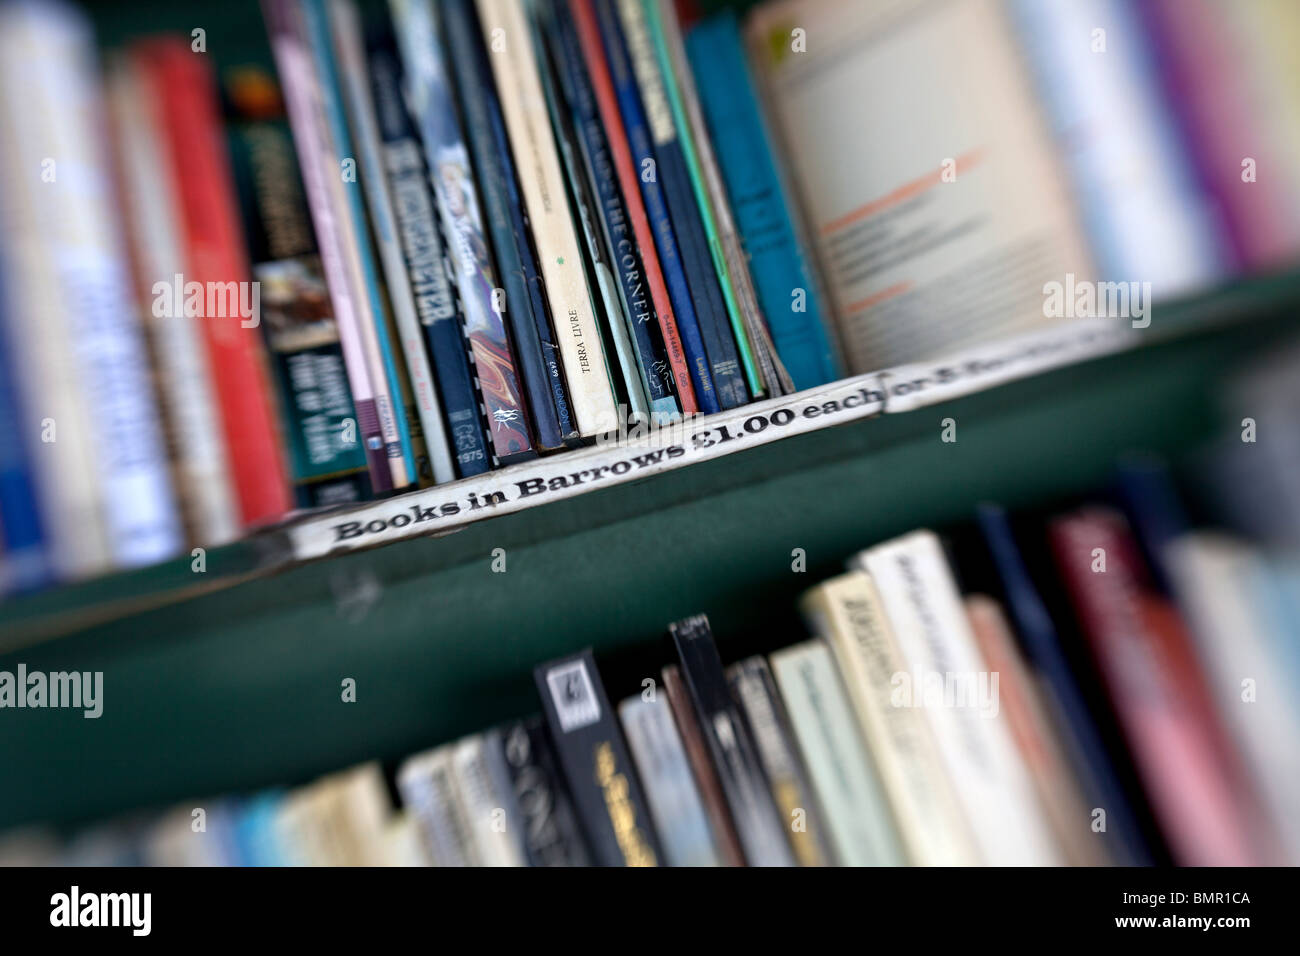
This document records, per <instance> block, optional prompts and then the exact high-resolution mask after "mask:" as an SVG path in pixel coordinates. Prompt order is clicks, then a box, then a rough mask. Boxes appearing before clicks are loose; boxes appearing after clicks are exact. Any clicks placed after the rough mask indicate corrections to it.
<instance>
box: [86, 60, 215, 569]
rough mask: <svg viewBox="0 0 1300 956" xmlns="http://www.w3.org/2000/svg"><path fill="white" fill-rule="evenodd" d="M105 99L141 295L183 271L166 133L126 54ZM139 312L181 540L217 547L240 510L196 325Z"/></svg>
mask: <svg viewBox="0 0 1300 956" xmlns="http://www.w3.org/2000/svg"><path fill="white" fill-rule="evenodd" d="M107 96H108V106H109V113H110V116H111V121H112V128H113V137H112V139H113V142H114V144H115V146H116V150H117V162H116V164H115V165H116V169H117V174H118V181H119V188H118V192H119V195H120V197H121V200H122V206H123V211H124V216H125V218H126V220H127V223H128V229H129V232H130V247H131V250H132V259H133V263H134V267H135V276H136V289H137V293H138V294H144V293H145V292H146V291H148V290H152V289H153V285H154V282H156V281H162V282H164V283H166V284H168V285H170V284H171V283H172V280H173V278H174V276H175V275H176V274H177V273H180V272H182V271H183V269H184V265H183V264H184V260H185V253H184V249H183V246H182V242H181V237H180V234H179V223H178V222H177V212H178V210H177V206H176V199H175V197H174V196H173V195H172V192H171V189H170V183H169V181H168V178H167V171H166V167H165V163H164V160H163V155H162V145H163V135H164V131H163V130H162V129H161V128H160V127H159V125H158V121H157V119H158V118H157V115H156V112H155V110H154V106H155V103H156V97H154V96H153V91H151V90H150V89H149V87H148V84H147V78H146V76H145V74H144V73H143V71H142V70H141V69H140V67H139V65H138V64H136V63H135V62H133V60H132V58H131V57H130V56H129V55H125V56H122V57H119V58H117V59H116V60H115V61H114V62H113V64H112V66H111V67H110V69H109V72H108V80H107ZM143 317H144V328H145V331H146V333H147V335H148V338H149V341H150V344H151V352H152V356H153V365H154V371H155V376H156V379H157V382H158V388H159V392H160V396H159V397H160V398H161V402H160V409H161V412H162V420H163V426H164V429H165V430H166V433H167V439H168V447H169V448H170V451H171V458H172V470H173V475H174V478H175V484H176V490H177V493H178V497H179V499H180V506H181V515H182V521H183V523H184V525H185V527H186V530H187V538H188V539H189V540H190V541H192V542H193V543H195V544H201V545H218V544H224V543H226V542H227V541H231V540H233V539H234V538H235V537H236V536H237V535H238V533H239V512H238V508H237V506H236V502H235V493H234V489H233V487H232V486H231V482H230V472H229V467H228V462H227V456H226V448H225V444H224V442H223V437H222V434H221V414H220V410H219V409H218V407H217V402H216V396H215V394H214V392H213V388H212V378H211V375H210V373H209V370H208V366H207V360H206V356H205V354H204V353H205V349H204V344H203V338H202V333H201V331H200V329H199V327H198V323H196V322H190V321H186V320H185V319H183V318H182V317H180V316H172V315H162V316H156V315H154V310H153V309H148V310H144V311H143Z"/></svg>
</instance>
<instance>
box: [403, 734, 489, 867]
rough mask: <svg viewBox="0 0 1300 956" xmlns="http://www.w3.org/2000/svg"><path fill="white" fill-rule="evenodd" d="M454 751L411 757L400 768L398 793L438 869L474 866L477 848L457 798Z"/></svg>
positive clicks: (449, 748)
mask: <svg viewBox="0 0 1300 956" xmlns="http://www.w3.org/2000/svg"><path fill="white" fill-rule="evenodd" d="M454 749H455V747H454V745H452V744H446V745H444V746H442V747H438V748H437V749H436V750H430V751H427V752H425V753H420V754H416V755H415V756H414V757H408V758H407V759H406V761H405V762H404V763H403V764H402V766H401V767H399V768H398V771H397V789H398V791H399V792H400V793H401V794H402V803H403V804H405V805H406V807H407V808H408V809H409V810H410V812H411V814H412V815H414V817H415V819H416V821H417V823H418V824H419V827H420V833H421V835H422V836H423V837H424V845H425V847H426V848H427V849H428V851H429V857H430V858H431V859H432V860H433V864H434V865H435V866H475V865H477V864H478V863H479V857H478V845H477V843H476V842H475V841H474V840H473V838H472V837H471V836H470V832H469V824H468V821H467V820H466V819H465V815H464V811H463V809H462V807H461V802H460V799H459V797H458V796H457V794H456V773H455V767H454V766H453V763H454Z"/></svg>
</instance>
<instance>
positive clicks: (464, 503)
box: [284, 319, 1138, 561]
mask: <svg viewBox="0 0 1300 956" xmlns="http://www.w3.org/2000/svg"><path fill="white" fill-rule="evenodd" d="M1137 339H1138V334H1137V333H1136V332H1135V331H1134V330H1133V329H1132V327H1131V326H1130V325H1129V324H1128V323H1127V322H1119V321H1117V320H1114V319H1080V320H1075V321H1071V322H1069V323H1063V324H1062V325H1060V326H1054V327H1053V328H1051V329H1047V330H1041V331H1037V332H1033V333H1029V334H1026V335H1021V336H1016V337H1014V338H1009V339H1004V340H1002V341H1000V342H996V343H993V344H990V345H984V346H979V347H977V348H972V349H967V350H966V351H964V352H962V353H960V354H959V355H956V356H954V357H952V358H950V359H945V360H938V361H935V362H923V363H913V364H909V365H899V366H895V367H893V368H889V369H885V370H883V371H880V372H871V373H868V374H866V375H858V376H855V377H854V378H847V379H842V380H840V381H838V382H832V383H831V384H829V385H823V386H820V387H818V388H812V389H808V390H807V391H803V392H798V393H796V394H794V395H786V396H784V397H782V398H776V399H769V400H767V401H762V402H755V403H753V404H751V405H745V406H743V407H741V408H737V409H733V410H731V411H728V412H721V413H717V414H713V415H709V416H701V417H698V418H695V419H693V420H690V421H688V422H685V423H679V424H677V425H673V426H671V427H665V428H659V429H656V430H654V431H652V432H650V433H649V434H648V435H645V436H632V437H631V438H626V439H624V440H623V441H620V442H618V443H605V444H597V445H596V446H594V447H591V448H584V449H581V450H578V451H571V452H565V453H562V454H559V455H556V456H554V457H547V458H541V459H537V460H536V461H528V462H522V463H520V464H517V465H511V466H510V467H508V468H502V469H501V470H499V471H494V472H490V473H488V474H486V475H482V476H477V477H474V478H467V479H462V480H461V481H455V482H451V483H449V484H445V485H437V486H434V487H432V488H426V489H423V490H421V491H415V492H409V493H407V494H404V495H400V496H398V497H395V498H387V499H384V500H383V501H376V502H370V503H367V504H364V505H359V506H357V507H354V508H348V509H345V510H341V511H336V512H331V513H330V514H327V515H320V516H317V517H314V518H308V519H306V520H304V521H302V522H301V523H299V524H296V525H291V526H290V527H288V528H286V529H285V531H284V533H285V534H286V535H287V536H288V538H289V541H290V545H291V549H292V560H294V561H306V560H311V559H314V558H321V557H325V556H326V555H330V554H336V553H342V552H348V551H356V550H360V549H363V548H371V547H376V546H378V545H384V544H388V543H390V542H393V541H401V540H404V539H406V538H414V537H417V536H420V535H424V534H439V533H447V532H449V531H454V530H458V529H460V528H463V527H465V526H466V525H469V524H471V523H473V522H475V521H481V520H482V519H484V518H489V517H493V516H495V515H500V514H509V513H512V512H516V511H522V510H524V509H525V508H531V507H533V506H534V505H539V504H545V503H546V502H550V501H559V500H560V499H563V498H572V497H574V496H576V495H580V494H582V493H584V492H585V491H587V490H589V489H590V488H593V487H604V486H606V485H618V484H625V483H627V482H630V481H636V480H638V479H641V478H646V477H649V476H651V475H657V474H659V473H661V472H665V471H672V470H675V469H678V468H685V467H687V466H688V465H693V464H695V463H696V462H701V461H708V460H710V459H713V458H721V457H723V456H724V455H729V454H731V453H732V452H734V451H738V450H740V449H742V448H749V447H752V446H754V445H766V444H768V443H769V442H773V441H777V440H779V439H782V438H786V437H788V436H790V435H801V434H804V433H805V432H811V431H817V430H818V429H822V428H829V427H831V426H833V425H841V424H844V423H846V422H853V421H858V420H859V419H863V418H868V417H870V416H873V415H879V414H882V413H886V414H893V413H895V412H907V411H912V410H914V409H917V408H923V407H925V406H927V405H935V404H938V403H939V402H945V401H949V400H950V399H954V398H959V397H961V396H963V395H970V394H972V393H974V392H979V391H983V390H984V389H987V388H993V387H994V386H997V385H1001V384H1004V383H1006V382H1010V381H1013V380H1015V379H1020V378H1026V377H1028V376H1030V375H1035V374H1038V373H1039V372H1043V371H1047V370H1049V369H1053V368H1059V367H1061V366H1064V365H1070V364H1073V363H1075V362H1080V361H1083V360H1085V359H1089V358H1094V357H1097V356H1101V355H1106V354H1109V353H1112V352H1118V351H1122V350H1124V349H1127V348H1130V347H1132V346H1133V345H1135V344H1136V343H1137Z"/></svg>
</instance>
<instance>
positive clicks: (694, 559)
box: [0, 274, 1300, 829]
mask: <svg viewBox="0 0 1300 956" xmlns="http://www.w3.org/2000/svg"><path fill="white" fill-rule="evenodd" d="M1297 306H1300V276H1297V275H1295V274H1286V275H1280V276H1274V277H1270V278H1263V279H1256V280H1252V281H1250V282H1244V283H1239V284H1236V285H1233V286H1230V287H1227V288H1225V289H1221V290H1218V291H1217V292H1215V293H1213V294H1210V295H1207V296H1204V297H1200V298H1198V299H1195V300H1192V301H1189V302H1186V303H1182V304H1179V305H1176V306H1175V305H1171V306H1167V307H1165V308H1164V309H1163V310H1160V309H1157V311H1156V319H1155V322H1153V326H1152V330H1153V332H1154V333H1156V334H1153V335H1152V336H1151V337H1150V340H1149V343H1148V342H1147V341H1146V340H1143V343H1142V344H1139V347H1137V348H1134V349H1129V350H1124V351H1121V352H1118V353H1115V354H1110V355H1106V356H1103V357H1100V358H1096V359H1092V360H1089V361H1086V362H1082V363H1077V364H1071V365H1068V366H1066V367H1063V368H1059V369H1056V370H1054V371H1051V372H1048V373H1044V374H1038V375H1033V376H1030V377H1027V378H1023V379H1020V380H1017V381H1013V382H1010V383H1007V384H1004V385H1000V386H998V387H995V388H990V389H986V390H982V391H979V392H977V393H975V394H971V395H967V396H965V397H961V398H958V399H956V400H953V401H947V402H943V403H941V404H937V405H931V406H927V407H923V408H919V409H916V410H913V411H908V412H904V413H900V414H890V415H885V416H877V417H871V418H866V419H863V420H859V421H856V422H852V423H849V424H844V425H841V426H838V427H831V428H821V429H817V430H813V431H810V432H807V433H805V434H800V435H794V436H791V437H788V438H783V439H781V440H779V441H775V442H772V443H770V444H767V445H762V446H756V447H749V448H743V449H741V450H738V451H736V452H734V453H732V454H728V455H726V456H724V457H719V458H715V459H712V460H707V461H701V462H698V463H694V464H690V465H689V466H687V467H683V468H679V469H676V470H671V471H666V472H663V473H660V474H657V475H655V476H653V477H650V478H647V479H643V480H640V481H635V482H629V483H626V484H620V485H610V486H607V487H602V488H596V489H593V490H591V491H589V492H587V493H584V494H580V495H577V496H574V497H571V498H567V499H563V500H558V501H554V502H550V503H547V504H543V505H539V506H537V507H530V508H527V509H524V510H520V511H517V512H515V513H511V514H503V515H500V516H497V517H494V518H492V519H490V520H487V521H481V522H478V523H475V524H472V525H468V526H466V527H464V528H463V529H461V530H459V531H456V532H455V533H451V534H445V535H441V536H432V537H416V538H411V539H408V540H402V541H397V542H395V543H392V544H389V545H387V546H385V547H380V548H375V549H372V550H366V551H360V552H357V553H349V554H341V555H336V556H332V557H329V558H326V559H323V560H317V561H311V562H306V563H301V564H285V563H284V560H283V558H284V556H283V554H282V553H280V552H278V551H277V545H276V544H275V542H276V541H277V540H279V539H278V537H277V533H276V532H271V533H269V534H267V535H263V536H261V537H255V538H253V539H250V540H248V541H245V542H241V543H238V544H235V545H231V546H228V547H226V548H221V549H214V550H213V551H211V552H209V554H208V555H207V561H208V565H207V566H208V570H207V571H206V572H205V573H204V575H202V576H199V575H196V574H194V573H193V572H192V571H191V570H190V560H189V559H188V558H183V559H178V560H176V561H173V562H170V563H168V564H164V565H160V566H157V567H153V568H148V569H144V570H141V571H136V572H131V573H126V574H118V575H114V576H111V577H109V578H105V579H101V580H97V581H92V582H87V583H84V584H80V585H76V586H72V587H67V588H62V589H59V590H57V591H53V592H48V593H45V594H40V595H35V596H32V597H28V598H25V599H22V600H17V601H13V602H10V603H7V604H5V605H3V606H0V668H10V669H12V668H13V667H14V666H16V664H17V663H18V662H20V661H21V662H23V663H25V664H26V665H27V666H28V667H29V668H31V669H41V670H49V671H57V670H69V669H71V670H92V671H94V670H102V671H103V672H104V700H105V704H104V713H103V716H102V717H100V718H99V719H97V720H86V719H85V718H83V716H82V714H81V712H80V711H75V710H69V711H63V712H44V713H41V714H38V715H33V714H32V713H30V712H24V711H13V712H11V713H10V714H9V719H10V720H11V721H12V726H11V727H10V732H9V733H7V734H5V735H4V736H3V738H0V765H2V766H5V767H6V768H7V770H8V773H9V779H11V780H14V781H20V782H21V785H18V786H11V787H7V788H4V790H3V792H0V829H3V828H7V827H9V826H12V825H17V824H22V823H25V822H29V821H45V822H53V823H64V824H73V823H77V822H82V821H87V820H91V819H94V818H98V817H100V816H103V815H108V814H113V813H117V812H121V811H126V810H130V809H132V808H136V807H156V806H164V805H166V804H167V803H168V802H170V801H174V800H177V799H182V798H190V797H195V798H198V797H200V796H201V795H203V794H204V793H209V792H210V793H225V792H242V791H245V790H251V789H254V788H258V787H262V786H267V785H274V784H294V783H297V782H300V781H302V780H306V779H309V778H310V777H312V776H314V775H316V774H320V773H323V772H328V771H330V770H334V769H338V768H340V767H343V766H346V765H348V764H349V763H351V762H354V761H358V760H362V759H369V758H374V757H378V758H381V759H396V758H398V757H401V756H403V755H406V754H408V753H411V752H413V751H415V750H417V749H420V748H423V747H428V746H431V745H433V744H435V743H437V742H440V741H443V740H448V739H451V738H453V737H455V736H456V735H458V734H461V733H466V732H470V731H473V730H477V729H480V728H482V727H484V726H487V725H489V724H492V723H494V722H497V721H501V720H504V719H507V718H510V717H515V716H520V715H523V714H526V713H530V712H532V711H535V710H536V707H537V703H536V692H535V690H534V687H533V684H532V677H531V669H532V667H533V666H534V665H535V664H536V663H537V662H538V661H541V660H544V659H546V658H547V657H550V656H556V655H559V654H562V653H566V652H569V651H573V650H575V649H578V648H580V647H583V646H587V645H590V646H592V647H594V648H595V649H596V650H597V653H598V654H601V655H602V657H603V658H610V659H611V660H613V661H615V664H614V665H613V666H612V669H611V675H613V676H611V678H610V690H611V693H612V694H616V693H622V692H625V691H628V690H630V689H631V688H633V687H635V686H637V683H638V681H639V676H643V675H644V674H646V673H651V672H652V671H650V670H648V669H643V668H641V665H640V664H639V661H640V660H641V659H643V657H642V656H641V655H643V654H645V653H650V652H652V651H653V650H654V649H655V648H656V647H657V642H658V640H659V638H660V635H661V634H662V632H663V630H664V627H665V625H666V623H667V622H668V621H670V620H673V619H676V618H679V617H682V616H684V615H686V614H689V613H695V612H701V611H703V612H706V613H708V614H709V615H710V617H711V619H712V621H713V624H714V627H715V630H716V632H717V633H718V635H719V639H720V641H721V644H722V649H723V654H724V656H731V655H732V654H733V653H734V651H730V650H729V649H733V648H734V649H740V648H744V649H745V650H747V651H748V650H763V649H766V648H765V646H764V645H763V644H762V643H761V642H762V641H767V642H771V643H772V644H773V646H777V645H779V644H781V643H789V641H790V640H792V639H794V637H795V636H797V635H798V634H800V633H802V630H800V627H801V625H800V624H799V621H798V619H797V617H796V616H795V611H794V608H795V600H796V597H797V595H798V594H799V593H800V591H802V590H803V589H804V588H805V587H807V586H808V585H809V584H810V583H811V582H814V581H816V580H819V579H820V578H823V577H826V576H828V575H830V574H832V573H834V572H835V571H836V570H837V569H838V568H839V567H840V566H841V564H842V561H843V560H844V558H845V557H846V556H848V555H849V554H850V553H852V552H853V551H855V550H857V549H859V548H861V547H862V546H864V545H866V544H869V543H871V542H873V541H876V540H880V539H883V538H886V537H888V536H890V535H894V534H898V533H901V532H903V531H906V530H909V529H911V528H916V527H921V526H933V527H940V528H941V527H943V526H944V525H946V524H951V523H953V522H957V521H960V520H962V519H963V518H965V517H966V516H967V515H968V514H969V512H970V509H971V507H972V506H973V505H974V504H975V503H976V502H978V501H980V500H983V499H998V500H1000V501H1003V502H1005V503H1007V504H1008V505H1012V506H1025V505H1033V504H1035V503H1039V502H1045V501H1050V500H1052V499H1054V498H1059V497H1063V496H1068V495H1070V494H1072V493H1076V492H1081V491H1084V490H1086V489H1089V488H1095V487H1097V486H1099V485H1101V484H1103V483H1104V482H1105V480H1106V478H1107V475H1108V473H1109V470H1110V468H1111V466H1112V465H1113V462H1114V459H1115V457H1116V456H1117V455H1120V454H1122V453H1123V452H1125V451H1126V450H1129V449H1133V448H1144V449H1151V450H1155V451H1159V452H1163V453H1167V454H1170V455H1172V456H1174V457H1175V459H1177V457H1178V455H1179V453H1180V452H1182V451H1184V450H1187V449H1190V448H1192V447H1194V445H1195V444H1196V442H1197V440H1198V439H1199V438H1201V437H1202V436H1204V435H1206V434H1207V433H1208V432H1209V431H1210V429H1211V428H1212V426H1213V425H1214V424H1215V423H1216V420H1217V415H1216V405H1215V389H1216V384H1217V382H1218V381H1219V378H1220V376H1221V374H1222V373H1223V372H1225V371H1227V370H1229V369H1230V368H1231V367H1232V366H1233V365H1234V363H1235V362H1237V361H1238V360H1241V359H1245V358H1248V357H1249V356H1251V355H1254V354H1260V353H1262V352H1264V351H1266V350H1267V349H1268V348H1269V346H1270V343H1272V342H1274V341H1276V340H1277V338H1278V336H1280V335H1281V334H1283V333H1285V332H1287V331H1288V330H1294V315H1295V311H1296V308H1297ZM946 417H952V418H955V419H956V420H957V422H958V423H959V426H958V427H959V436H958V441H957V442H956V443H952V444H948V443H943V442H941V441H940V440H939V431H940V424H939V423H940V421H941V420H942V419H943V418H946ZM497 548H501V549H504V555H505V560H506V570H505V573H496V572H494V571H493V570H492V557H493V551H494V549H497ZM794 548H802V549H804V552H805V553H806V556H807V571H806V573H804V574H797V573H793V572H792V570H791V560H792V555H791V552H792V549H794ZM198 577H202V580H201V581H199V582H196V581H195V580H194V579H195V578H198ZM759 635H764V636H763V637H760V636H759ZM645 659H647V660H651V659H654V655H653V654H651V657H650V658H645ZM648 666H649V664H647V665H646V667H648ZM620 674H624V675H626V677H627V680H628V683H627V685H626V686H624V685H620V684H618V683H616V682H617V680H618V675H620ZM347 677H350V678H353V679H355V680H356V683H357V700H356V702H355V703H343V702H342V701H341V699H340V682H341V681H342V680H343V679H344V678H347ZM69 779H78V780H81V781H82V782H83V785H82V786H80V787H77V788H69V787H67V786H66V785H65V784H66V781H67V780H69Z"/></svg>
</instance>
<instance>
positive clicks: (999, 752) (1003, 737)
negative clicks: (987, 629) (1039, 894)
mask: <svg viewBox="0 0 1300 956" xmlns="http://www.w3.org/2000/svg"><path fill="white" fill-rule="evenodd" d="M852 566H853V567H855V568H857V569H860V570H864V571H866V572H867V573H868V574H869V575H871V577H872V578H873V579H874V580H875V583H876V588H877V590H878V592H879V595H880V598H881V602H882V603H883V605H884V608H885V614H886V616H887V617H888V618H889V623H890V624H891V626H892V627H893V630H894V635H895V637H896V639H897V641H898V647H899V650H900V652H901V655H902V658H903V660H904V661H905V662H906V664H907V670H906V671H905V672H904V675H905V677H904V678H903V679H901V680H900V687H899V688H896V696H897V699H898V700H899V702H900V703H902V704H904V705H910V706H914V707H918V708H920V710H921V711H922V712H923V713H924V714H925V715H926V717H927V719H928V721H929V724H930V728H931V730H932V731H933V733H934V735H935V739H936V741H937V743H938V745H939V753H940V755H941V756H942V757H943V760H944V764H945V766H946V767H947V770H948V774H949V777H950V779H953V780H960V781H961V787H960V789H959V790H958V793H957V796H958V799H959V800H960V801H961V803H962V806H963V807H964V809H965V811H966V820H967V822H968V823H969V824H970V826H971V828H972V830H973V831H974V834H975V840H976V843H977V845H978V846H979V849H980V852H981V855H982V856H983V858H984V860H985V862H988V863H991V864H993V865H1017V864H1021V865H1023V864H1029V865H1042V864H1052V863H1056V862H1058V855H1059V854H1058V851H1057V848H1056V846H1055V844H1054V843H1053V841H1052V839H1051V836H1050V830H1049V828H1048V827H1047V824H1046V822H1045V821H1044V820H1043V817H1042V811H1041V808H1040V807H1039V806H1038V805H1037V795H1036V794H1035V793H1034V792H1033V785H1032V782H1031V781H1030V779H1029V775H1028V772H1027V771H1026V770H1025V768H1024V764H1023V763H1022V762H1021V761H1020V756H1019V754H1018V753H1017V752H1016V750H1015V744H1014V742H1013V741H1012V739H1011V735H1010V732H1009V730H1008V729H1007V727H1006V724H1005V721H1000V720H998V719H996V718H997V711H996V709H995V708H996V707H997V695H996V691H995V685H994V683H993V680H994V678H993V675H991V674H989V673H988V670H987V668H986V667H985V665H984V662H983V660H982V659H981V658H980V656H979V649H978V648H977V647H976V645H975V638H974V636H973V635H972V634H971V633H970V624H969V622H968V621H967V619H966V616H965V612H964V609H963V608H962V605H961V601H960V599H959V596H958V592H957V586H956V583H955V582H954V581H953V577H952V571H951V569H950V568H949V567H948V561H947V558H946V557H945V555H944V553H943V547H942V546H941V545H940V543H939V539H938V538H937V537H935V535H934V534H933V533H931V532H929V531H916V532H913V533H911V534H908V535H904V536H903V537H901V538H896V539H894V540H893V541H889V542H886V543H885V544H882V545H878V546H877V547H875V548H872V549H871V550H869V551H866V552H864V553H863V554H861V555H859V556H858V557H856V558H855V559H854V560H853V562H852ZM904 685H905V686H904ZM936 687H937V688H939V690H940V691H941V693H940V694H939V697H938V699H937V700H936V699H935V694H934V691H933V688H936ZM891 699H893V698H891Z"/></svg>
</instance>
